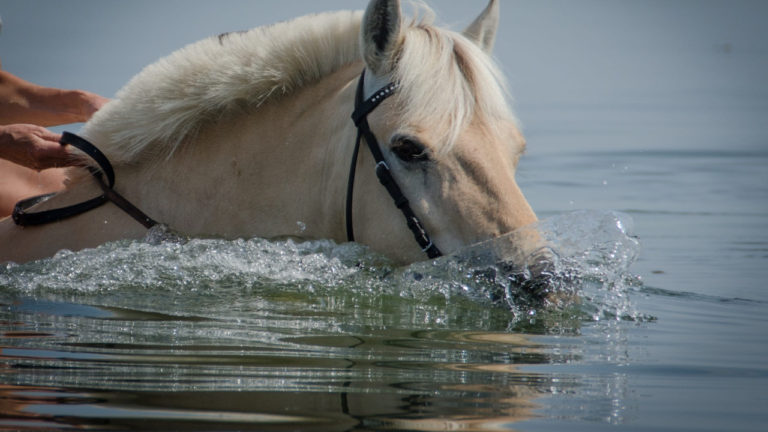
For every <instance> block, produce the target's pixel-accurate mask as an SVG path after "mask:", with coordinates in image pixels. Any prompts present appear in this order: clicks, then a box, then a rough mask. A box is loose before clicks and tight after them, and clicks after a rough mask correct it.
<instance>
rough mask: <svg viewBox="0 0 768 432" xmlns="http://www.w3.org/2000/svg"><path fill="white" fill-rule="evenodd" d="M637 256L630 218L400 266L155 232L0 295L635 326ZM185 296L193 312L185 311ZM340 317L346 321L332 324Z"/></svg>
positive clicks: (577, 221) (208, 308) (548, 224)
mask: <svg viewBox="0 0 768 432" xmlns="http://www.w3.org/2000/svg"><path fill="white" fill-rule="evenodd" d="M533 234H535V235H538V236H540V237H541V238H542V239H543V240H544V241H545V243H546V247H545V248H544V249H543V250H539V251H537V253H534V254H529V255H528V256H525V257H523V259H522V260H521V259H520V257H519V256H515V257H514V260H515V261H516V262H517V263H522V265H517V266H516V267H515V268H514V269H513V270H512V271H510V269H509V268H503V269H502V268H500V267H499V264H498V262H499V258H502V259H505V258H510V254H512V255H514V254H519V252H518V251H515V250H514V243H515V242H514V240H515V239H519V238H520V236H528V235H533ZM638 251H639V246H638V241H637V240H636V239H635V238H633V237H632V235H631V219H630V218H629V217H628V216H626V215H622V214H618V213H614V212H589V211H584V212H574V213H569V214H565V215H560V216H556V217H552V218H548V219H545V220H542V221H540V222H538V223H536V224H534V225H532V226H529V227H526V228H524V229H522V230H518V231H515V232H514V233H510V234H508V235H505V236H502V237H499V238H496V239H493V240H490V241H487V242H484V243H481V244H478V245H474V246H472V247H469V248H466V249H464V250H462V251H459V252H457V253H454V254H453V255H451V256H449V257H443V258H440V259H438V260H432V261H428V262H422V263H417V264H414V265H411V266H408V267H405V268H396V267H394V266H393V265H392V264H391V263H389V262H388V261H387V260H386V259H385V258H383V257H381V256H378V255H376V254H374V253H372V252H371V251H369V250H368V249H367V248H365V247H363V246H361V245H357V244H342V245H338V244H335V243H333V242H331V241H308V242H297V241H294V240H290V239H289V240H280V241H267V240H263V239H249V240H242V239H241V240H233V241H229V240H218V239H186V238H182V237H179V236H176V235H174V234H173V233H170V232H168V231H167V230H166V229H164V228H162V227H161V228H154V229H153V230H151V231H150V232H149V234H148V235H147V237H146V238H145V239H144V241H120V242H115V243H110V244H106V245H102V246H100V247H98V248H95V249H89V250H84V251H80V252H70V251H62V252H60V253H58V254H57V255H56V256H54V257H52V258H50V259H45V260H40V261H37V262H33V263H28V264H23V265H17V264H7V265H5V266H4V267H0V293H4V292H5V293H11V294H13V295H16V296H19V295H21V296H36V297H37V296H40V297H47V298H51V297H55V298H65V299H71V298H72V297H77V300H76V302H79V303H82V302H90V303H109V304H108V306H117V305H119V306H124V305H125V304H126V303H129V304H131V307H134V308H140V309H141V310H153V308H162V309H165V310H163V311H162V312H167V308H168V307H169V306H168V304H163V303H162V302H163V300H164V299H167V298H169V297H172V298H174V299H175V300H174V302H175V303H174V304H175V305H176V307H177V309H176V310H177V311H178V313H181V314H203V315H208V316H216V315H220V314H222V313H223V312H225V311H226V312H227V313H231V312H232V311H237V310H238V305H240V306H242V304H248V305H249V307H248V310H249V311H250V312H251V313H252V312H253V310H254V305H253V303H254V302H255V301H257V300H258V301H262V302H264V304H263V305H261V306H258V307H256V309H258V310H264V311H269V314H270V315H272V316H273V317H274V316H276V315H277V314H280V313H283V314H291V313H306V312H307V311H314V312H317V313H319V311H325V312H328V311H341V310H348V309H352V310H354V311H355V312H354V317H355V318H356V319H363V321H364V320H365V319H366V317H367V319H370V320H371V322H368V324H375V323H381V322H382V320H384V319H385V318H383V317H382V315H384V314H385V312H383V311H382V309H387V308H391V309H392V310H397V311H399V312H398V313H399V315H400V319H404V320H406V321H409V322H410V323H411V324H412V323H413V322H414V321H418V322H427V323H431V324H438V325H440V324H445V323H447V322H448V321H453V322H454V324H455V323H457V322H460V324H455V325H461V326H472V325H478V323H477V322H473V321H471V320H470V319H469V318H468V317H466V316H465V315H467V314H466V310H467V309H469V310H474V311H481V310H484V309H487V307H488V305H494V306H495V308H492V309H496V310H498V311H506V312H505V315H504V316H505V319H507V320H509V321H510V322H511V323H512V325H515V324H517V323H526V324H531V323H533V322H534V321H536V319H537V318H538V317H546V316H548V314H550V315H551V314H552V313H555V314H559V315H558V320H561V319H562V318H563V316H562V314H563V313H565V314H566V315H568V316H569V317H570V318H572V319H576V320H577V321H578V320H584V319H586V320H595V321H598V320H603V319H636V318H638V317H639V314H638V313H637V312H636V311H634V310H633V309H632V305H631V303H630V301H629V297H628V293H629V290H630V288H631V286H632V284H633V283H634V282H633V281H634V280H635V279H633V277H632V276H631V275H630V274H629V273H628V269H629V266H630V265H631V264H632V262H633V261H634V260H635V258H636V257H637V254H638ZM542 253H544V254H545V255H546V256H547V257H548V261H549V263H550V266H549V267H548V268H547V269H546V276H547V287H546V294H547V296H546V300H545V301H537V300H534V299H531V298H530V297H529V296H526V295H525V293H524V292H523V290H521V289H520V287H521V286H524V284H525V283H526V282H527V281H528V280H530V279H531V277H532V269H533V268H535V267H536V266H537V265H538V264H539V263H538V261H537V260H539V259H540V257H541V256H542ZM83 296H85V297H83ZM190 296H191V297H194V298H196V300H197V302H196V303H195V304H191V303H185V302H187V301H190V300H187V299H188V298H189V297H190ZM68 301H70V300H68ZM112 303H117V305H116V304H112ZM200 303H202V304H203V305H201V304H200ZM243 310H245V308H244V309H243ZM404 310H405V311H406V312H404ZM510 311H511V313H512V318H511V319H510V317H509V312H510ZM361 315H362V318H361ZM404 316H405V317H404ZM344 317H346V318H349V312H348V311H347V312H344V313H343V314H341V316H339V317H337V318H338V322H337V323H336V324H335V325H341V322H343V321H344V319H345V318H344ZM371 317H375V318H371ZM388 319H397V318H388ZM538 319H541V318H538ZM545 321H546V319H545ZM390 324H391V323H390ZM400 324H402V323H400ZM382 325H383V324H382ZM547 325H552V324H551V323H550V324H545V326H547ZM558 325H559V324H558Z"/></svg>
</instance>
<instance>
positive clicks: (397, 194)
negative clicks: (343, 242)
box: [346, 71, 442, 258]
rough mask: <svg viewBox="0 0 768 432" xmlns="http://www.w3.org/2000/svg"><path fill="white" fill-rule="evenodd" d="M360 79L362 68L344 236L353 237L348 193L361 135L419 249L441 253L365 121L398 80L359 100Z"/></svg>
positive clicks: (354, 116)
mask: <svg viewBox="0 0 768 432" xmlns="http://www.w3.org/2000/svg"><path fill="white" fill-rule="evenodd" d="M364 79H365V71H363V73H362V74H361V75H360V80H359V81H358V83H357V93H356V94H355V111H354V112H353V113H352V120H353V121H354V122H355V126H356V127H357V139H356V140H355V148H354V150H353V151H352V163H351V165H350V167H349V181H348V183H347V207H346V221H347V240H349V241H354V240H355V234H354V230H353V228H352V197H353V195H354V186H355V171H356V167H357V156H358V153H359V151H360V141H361V139H362V138H365V142H366V143H367V144H368V148H369V149H370V150H371V154H372V155H373V159H374V160H375V161H376V177H378V178H379V182H380V183H381V184H382V185H383V186H384V187H385V188H386V189H387V192H389V195H390V196H391V197H392V199H393V200H394V201H395V206H397V208H398V209H400V211H401V212H403V216H405V221H406V223H407V225H408V228H409V229H410V230H411V232H412V233H413V236H414V238H415V239H416V242H417V243H418V244H419V246H420V247H421V250H422V252H424V253H426V254H427V256H428V257H429V258H437V257H439V256H442V253H441V252H440V250H439V249H438V248H437V246H435V245H434V243H432V240H431V239H430V238H429V235H428V234H427V232H426V230H425V229H424V226H423V225H422V224H421V221H419V218H418V217H417V216H416V214H415V213H414V212H413V209H411V205H410V204H409V203H408V199H407V198H406V197H405V195H403V191H402V190H401V189H400V187H399V186H398V185H397V182H395V178H394V177H393V176H392V172H391V171H390V169H389V165H387V162H386V160H385V159H384V154H383V153H382V151H381V147H380V146H379V142H378V141H377V140H376V136H375V135H374V134H373V132H371V128H370V126H369V125H368V114H370V113H371V112H372V111H373V110H374V109H376V107H378V106H379V104H380V103H381V102H383V101H384V100H385V99H386V98H388V97H389V96H391V95H392V94H394V92H395V90H397V87H398V84H397V83H389V84H387V85H386V86H384V87H383V88H381V89H380V90H379V91H377V92H376V93H374V94H373V96H371V97H369V98H368V99H365V100H363V97H364V94H363V89H364V85H363V83H364Z"/></svg>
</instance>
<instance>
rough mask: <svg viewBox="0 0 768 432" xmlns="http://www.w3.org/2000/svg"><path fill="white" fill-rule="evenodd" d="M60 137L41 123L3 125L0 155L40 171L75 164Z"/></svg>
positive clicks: (0, 129)
mask: <svg viewBox="0 0 768 432" xmlns="http://www.w3.org/2000/svg"><path fill="white" fill-rule="evenodd" d="M59 140H61V135H59V134H56V133H53V132H51V131H49V130H48V129H46V128H44V127H41V126H37V125H31V124H14V125H8V126H0V158H3V159H6V160H9V161H11V162H13V163H16V164H19V165H22V166H25V167H27V168H31V169H34V170H38V171H39V170H43V169H47V168H55V167H62V166H68V165H73V164H75V163H76V158H73V157H72V154H71V153H70V152H69V149H68V148H67V147H66V146H62V145H61V144H60V143H59Z"/></svg>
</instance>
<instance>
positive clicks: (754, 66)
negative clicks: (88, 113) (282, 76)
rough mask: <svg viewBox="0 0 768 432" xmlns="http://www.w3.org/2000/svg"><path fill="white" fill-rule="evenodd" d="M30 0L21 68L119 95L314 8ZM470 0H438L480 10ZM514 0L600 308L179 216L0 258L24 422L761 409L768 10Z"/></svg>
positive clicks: (504, 418)
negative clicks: (147, 73) (144, 228)
mask: <svg viewBox="0 0 768 432" xmlns="http://www.w3.org/2000/svg"><path fill="white" fill-rule="evenodd" d="M31 3H33V2H17V3H3V2H0V6H2V8H0V13H2V14H3V23H4V28H3V33H2V36H1V37H0V49H2V51H0V54H1V55H2V60H3V67H4V68H6V69H9V70H12V71H14V70H13V68H14V67H16V68H18V69H16V70H15V72H17V73H19V74H20V75H23V76H25V77H28V78H30V79H33V80H35V81H43V82H46V83H49V84H54V85H61V86H73V87H84V88H90V89H93V90H96V91H99V92H101V93H105V94H111V93H113V92H114V90H116V89H117V88H118V87H119V86H120V85H122V83H124V82H125V80H126V79H127V78H128V77H130V75H132V74H133V73H135V72H136V71H137V70H138V69H139V68H140V67H141V66H143V65H144V64H146V63H147V62H149V61H151V60H152V59H153V58H154V57H157V56H159V55H162V54H164V53H165V52H167V51H169V50H171V49H173V48H176V47H178V46H181V45H183V44H184V43H186V42H188V41H191V40H195V39H198V38H200V37H202V36H205V35H207V34H214V33H216V32H220V31H227V30H232V29H233V28H246V27H250V26H252V25H256V24H261V23H268V22H272V21H274V20H275V19H281V18H284V17H287V16H293V15H296V13H297V12H296V11H292V10H288V9H290V8H282V9H281V8H275V10H274V11H265V10H263V9H264V8H263V7H262V6H259V5H256V6H253V5H248V4H246V3H243V4H239V3H238V4H237V7H235V6H233V7H232V8H233V9H237V11H238V12H237V13H236V14H227V12H226V11H225V10H224V9H226V8H221V7H220V6H215V7H214V6H210V5H206V4H205V3H204V2H203V3H194V2H190V3H186V5H185V7H184V8H182V9H183V10H179V9H178V8H175V7H173V4H174V3H173V2H169V3H167V4H168V5H171V6H170V7H168V8H166V9H168V10H164V9H163V8H161V7H158V8H157V9H154V10H155V14H154V15H152V16H151V17H146V13H144V12H145V11H146V10H147V8H148V7H149V6H148V5H147V4H144V3H142V2H131V3H130V6H129V5H122V6H119V8H123V9H126V10H115V8H118V6H115V5H111V6H109V7H107V9H108V10H103V8H105V7H106V6H103V5H107V4H109V3H107V2H81V3H78V4H79V5H80V6H82V5H87V6H88V7H87V8H85V10H78V7H80V6H78V5H77V4H75V5H72V4H71V3H70V5H71V6H69V7H71V8H72V9H73V11H69V10H56V11H55V12H56V13H50V14H49V15H51V16H52V17H50V19H48V18H45V16H40V15H38V14H37V12H38V11H41V10H49V9H50V8H51V7H52V4H51V3H49V4H47V7H46V8H40V7H28V8H27V9H25V8H24V7H23V5H27V4H31ZM339 3H343V2H339ZM155 4H161V2H154V3H153V5H155ZM162 4H166V3H162ZM232 4H234V2H233V3H232ZM313 4H314V3H313ZM694 4H695V6H694ZM99 5H102V6H99ZM469 5H470V3H469V2H468V3H467V5H464V4H463V3H461V4H457V5H451V6H449V5H441V4H438V5H436V6H438V8H439V12H440V15H441V16H443V17H444V18H445V20H446V21H448V22H464V21H466V17H467V16H469V14H470V13H474V12H475V11H474V10H467V11H464V9H463V8H470V6H469ZM304 6H306V7H307V10H309V8H310V6H309V5H303V4H302V8H303V7H304ZM341 6H344V7H359V5H357V4H351V5H346V4H345V5H341ZM512 6H515V7H514V8H513V7H512ZM212 7H214V8H215V10H213V11H212V10H211V8H212ZM249 7H250V8H256V9H258V10H253V11H250V12H249V13H245V12H244V11H245V10H247V8H249ZM311 7H313V8H317V7H318V6H311ZM336 7H337V5H335V3H334V5H329V6H327V7H322V8H320V9H334V8H336ZM502 7H503V8H504V10H503V16H502V22H503V23H506V25H505V27H504V28H503V29H501V31H500V35H499V41H498V43H497V57H498V58H499V60H500V61H501V63H502V66H503V67H504V69H505V70H507V71H509V74H510V78H511V87H512V90H513V93H514V95H515V99H516V104H515V105H516V108H517V112H518V114H519V116H520V118H521V119H522V120H523V121H524V125H525V134H526V137H527V139H528V142H529V150H528V154H527V155H526V156H524V158H523V160H522V161H521V163H520V171H519V173H518V180H519V183H520V185H521V188H522V189H523V191H524V192H525V194H526V196H527V197H528V199H529V201H530V202H531V204H532V206H533V208H534V209H535V210H536V211H537V213H538V214H539V216H540V217H541V218H542V221H541V222H540V228H542V229H543V230H545V231H546V232H547V233H548V234H547V238H548V239H549V241H550V242H551V245H552V247H553V249H554V250H556V251H558V254H559V255H558V258H559V259H558V263H559V264H558V266H557V272H556V274H555V276H556V277H555V278H554V282H555V287H556V288H557V292H558V293H559V294H561V297H560V298H562V299H566V300H567V299H569V298H572V296H573V295H574V294H577V295H578V296H579V298H581V302H579V303H573V302H568V301H563V302H561V303H556V302H555V303H550V304H545V305H537V304H535V303H527V302H526V301H525V298H524V297H520V296H519V293H518V292H517V291H516V290H515V289H514V286H512V285H510V284H509V283H508V281H507V280H506V279H505V278H503V277H489V276H488V275H489V273H488V271H487V270H488V266H487V265H485V264H483V263H479V264H478V263H476V262H474V263H473V265H477V266H478V268H475V269H472V268H469V267H467V265H468V264H467V259H468V258H467V257H471V256H477V254H476V252H477V249H475V250H474V252H469V251H468V252H466V253H465V254H464V255H462V256H460V257H458V258H446V259H443V260H440V261H438V262H433V263H426V264H418V265H415V266H412V267H409V268H397V267H393V266H392V265H390V264H389V263H387V262H386V260H384V259H382V258H381V257H378V256H376V255H374V254H371V253H370V252H369V251H367V250H365V248H362V247H359V246H356V245H335V244H332V243H329V242H312V243H295V242H292V241H280V242H266V241H263V240H258V239H252V240H239V241H233V242H225V241H219V240H187V239H178V238H174V236H173V235H172V234H171V233H168V232H163V231H162V230H159V231H156V232H153V233H152V235H151V236H150V237H149V238H148V239H146V241H142V242H123V243H117V244H111V245H105V246H103V247H101V248H99V249H96V250H93V251H83V252H79V253H75V254H72V253H62V254H60V255H59V256H57V257H55V258H53V259H51V260H46V261H41V262H37V263H32V264H27V265H22V266H10V267H0V303H1V304H2V306H0V332H1V333H0V346H1V347H2V348H0V413H2V415H1V416H0V428H8V429H19V428H46V429H66V428H89V427H90V428H96V429H108V428H114V429H118V430H119V429H141V428H144V429H147V428H153V429H204V430H215V429H238V430H240V429H258V430H286V429H290V430H295V429H299V430H313V429H314V430H445V429H460V428H463V429H467V430H519V431H560V430H575V431H595V430H607V429H611V430H617V429H618V430H626V431H634V430H643V431H649V430H658V431H673V430H677V431H686V430H695V431H707V430H711V431H722V430H733V431H737V430H738V431H762V430H765V429H766V427H767V426H768V411H767V410H766V408H768V396H766V395H765V391H764V389H765V388H766V386H767V385H768V366H766V363H765V358H766V356H767V355H768V336H767V335H766V329H768V314H766V312H768V291H767V290H766V287H765V281H766V280H768V267H767V266H766V265H765V264H766V259H767V258H768V136H767V135H766V131H765V126H764V124H765V118H768V93H766V89H768V79H766V77H768V48H767V47H766V44H765V41H766V40H768V35H766V30H765V29H766V28H765V26H764V22H765V21H766V19H767V18H768V13H766V7H765V5H764V4H763V3H761V2H750V1H741V2H726V1H723V2H717V1H702V2H695V3H691V2H685V1H665V2H654V1H649V2H636V3H635V2H633V3H630V2H602V1H591V0H584V1H583V2H579V3H578V5H577V4H576V3H572V2H558V1H536V2H516V3H514V4H513V5H511V6H508V5H507V3H504V4H502ZM100 8H102V9H100ZM513 9H514V10H513ZM302 10H304V9H302ZM118 12H119V13H118ZM267 12H269V13H267ZM465 12H466V13H465ZM105 14H106V15H105ZM270 14H271V15H270ZM198 15H201V16H205V17H206V20H205V21H203V20H201V19H199V18H198ZM120 16H126V17H129V18H130V19H132V20H136V19H139V18H140V17H145V19H144V20H143V21H142V22H143V28H144V30H145V31H143V32H142V35H135V34H134V33H135V31H133V30H129V29H133V28H134V26H132V25H128V24H125V28H126V30H121V29H122V27H120V26H121V25H122V24H121V21H119V17H120ZM169 16H170V17H172V19H170V21H169V18H168V17H169ZM88 17H91V18H88ZM93 17H109V18H108V19H106V18H105V19H104V20H99V19H93ZM63 18H66V19H63ZM32 19H35V20H42V21H41V24H45V23H48V24H47V25H44V26H43V27H44V28H45V29H55V28H57V27H56V25H57V24H56V23H60V22H67V23H70V25H69V30H68V35H71V37H72V39H71V40H73V41H76V44H77V45H76V46H77V49H74V48H72V47H70V49H66V47H62V45H61V44H51V43H50V40H54V39H56V38H50V37H49V38H44V39H45V40H40V42H39V43H38V42H35V41H36V40H37V39H35V38H36V37H37V36H35V35H34V34H33V33H35V32H33V31H32V30H31V29H32V27H29V26H27V28H28V30H27V31H28V34H25V35H22V34H21V33H18V32H20V31H21V30H20V28H19V27H18V26H17V27H15V29H14V27H13V23H15V22H25V20H26V21H29V20H32ZM256 19H258V20H263V21H258V22H254V21H255V20H256ZM46 20H47V21H46ZM193 20H197V21H193ZM35 22H38V21H35ZM104 22H109V23H111V27H114V29H111V30H109V31H107V30H106V29H105V28H104V26H103V23H104ZM167 22H199V23H200V26H199V28H197V27H196V26H183V27H184V28H178V29H174V31H173V32H171V33H172V34H169V32H168V28H167V26H166V24H165V23H167ZM72 23H77V25H72ZM192 27H195V28H192ZM649 29H650V30H649ZM46 31H48V30H46ZM196 31H197V32H199V34H198V33H195V32H196ZM14 32H17V33H14ZM93 34H102V35H104V37H101V38H93V37H92V35H93ZM58 38H59V39H60V38H61V36H58ZM136 38H138V41H137V40H136ZM142 38H151V39H153V40H154V41H156V43H145V42H144V39H142ZM174 38H176V39H174ZM68 40H69V39H68ZM54 45H55V46H54ZM16 46H24V47H25V48H27V49H26V50H18V49H16V50H14V47H16ZM135 46H140V49H135ZM108 47H109V48H110V49H107V48H108ZM131 47H133V48H131ZM29 52H34V53H36V55H35V56H29ZM95 53H98V55H96V54H95ZM153 56H154V57H153ZM31 57H34V58H31ZM42 58H46V59H49V60H50V61H51V62H52V63H53V64H57V65H60V66H61V67H60V68H58V70H56V71H51V70H50V68H44V67H41V66H40V63H39V61H38V59H42ZM94 62H95V63H94ZM83 64H88V65H91V67H93V68H96V69H97V70H98V71H99V73H93V74H85V77H83V75H84V74H83V73H82V70H83V66H82V65H83ZM110 68H111V69H110ZM68 71H74V72H72V73H69V72H68ZM57 83H58V84H57ZM582 209H590V210H587V211H583V210H582ZM501 241H503V239H501V240H497V242H501ZM496 246H497V244H494V243H492V244H486V245H481V246H480V248H481V250H483V249H482V248H486V249H494V248H495V247H496ZM473 254H474V255H473ZM490 274H491V275H493V273H490Z"/></svg>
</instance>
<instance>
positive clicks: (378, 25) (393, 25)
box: [361, 0, 402, 75]
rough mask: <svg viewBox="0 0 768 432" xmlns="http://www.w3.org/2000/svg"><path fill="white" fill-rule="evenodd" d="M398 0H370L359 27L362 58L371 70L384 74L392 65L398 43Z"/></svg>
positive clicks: (399, 36) (377, 73)
mask: <svg viewBox="0 0 768 432" xmlns="http://www.w3.org/2000/svg"><path fill="white" fill-rule="evenodd" d="M400 21H401V13H400V1H399V0H371V2H370V3H368V9H366V11H365V15H363V25H362V29H361V38H362V49H363V60H364V61H365V64H366V66H367V67H368V69H369V70H371V72H373V73H374V74H376V75H385V74H387V73H389V72H391V70H392V68H393V66H394V62H393V60H394V58H395V52H396V51H397V47H398V46H399V45H400V41H401V38H402V35H401V34H400Z"/></svg>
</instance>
